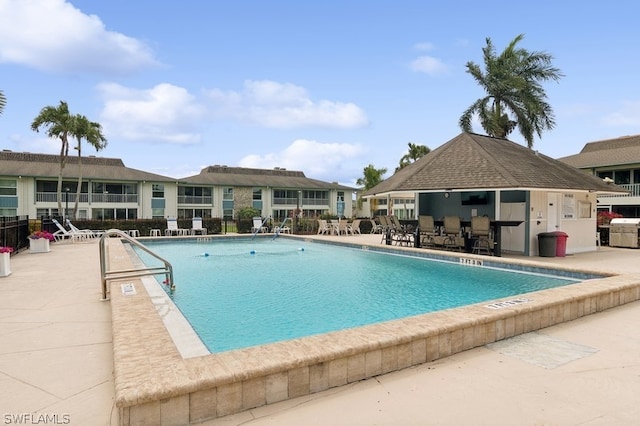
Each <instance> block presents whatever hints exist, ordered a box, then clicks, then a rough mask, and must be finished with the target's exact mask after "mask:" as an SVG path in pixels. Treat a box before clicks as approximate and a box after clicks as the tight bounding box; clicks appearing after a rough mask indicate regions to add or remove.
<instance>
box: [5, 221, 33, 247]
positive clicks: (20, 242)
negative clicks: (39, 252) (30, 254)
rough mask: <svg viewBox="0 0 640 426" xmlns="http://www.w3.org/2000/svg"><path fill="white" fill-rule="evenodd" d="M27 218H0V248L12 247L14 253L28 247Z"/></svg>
mask: <svg viewBox="0 0 640 426" xmlns="http://www.w3.org/2000/svg"><path fill="white" fill-rule="evenodd" d="M28 236H29V217H28V216H1V217H0V246H3V247H12V248H13V250H14V253H16V252H18V251H19V250H21V249H23V248H26V247H28V246H29V241H28V238H27V237H28Z"/></svg>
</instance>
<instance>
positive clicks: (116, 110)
mask: <svg viewBox="0 0 640 426" xmlns="http://www.w3.org/2000/svg"><path fill="white" fill-rule="evenodd" d="M98 90H99V91H100V92H101V93H102V96H103V97H104V99H105V106H104V108H103V110H102V113H101V120H102V121H101V123H102V125H103V126H104V128H105V134H107V135H108V136H112V135H117V136H120V137H122V138H125V139H130V140H151V141H157V142H169V143H177V144H188V143H198V142H200V134H199V133H197V132H196V131H195V128H196V127H197V124H198V122H199V120H200V118H201V117H202V116H203V114H204V109H203V108H202V107H201V106H200V105H199V104H198V103H197V101H196V100H195V98H194V97H193V96H192V95H191V94H189V92H188V91H187V90H186V89H184V88H182V87H177V86H173V85H171V84H167V83H163V84H158V85H157V86H155V87H153V88H151V89H148V90H138V89H131V88H128V87H124V86H121V85H119V84H115V83H104V84H101V85H99V86H98Z"/></svg>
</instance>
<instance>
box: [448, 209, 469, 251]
mask: <svg viewBox="0 0 640 426" xmlns="http://www.w3.org/2000/svg"><path fill="white" fill-rule="evenodd" d="M461 232H462V228H461V226H460V218H459V217H458V216H445V217H444V234H445V235H446V237H445V239H444V241H443V245H444V248H445V249H451V250H458V251H462V248H463V247H464V240H463V239H462V237H460V233H461Z"/></svg>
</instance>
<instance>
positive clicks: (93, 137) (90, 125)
mask: <svg viewBox="0 0 640 426" xmlns="http://www.w3.org/2000/svg"><path fill="white" fill-rule="evenodd" d="M73 121H74V124H73V129H72V131H71V135H72V136H73V137H75V138H76V140H77V141H78V145H77V146H75V147H74V148H75V149H76V150H77V151H78V185H77V187H76V201H75V205H74V208H73V217H74V218H76V217H77V214H78V202H79V201H80V193H81V190H82V139H85V140H86V141H87V142H88V143H89V145H91V146H92V147H94V148H95V150H96V151H100V150H101V149H103V148H105V147H106V146H107V139H106V138H105V137H104V135H103V134H102V125H100V123H96V122H93V121H89V119H88V118H87V117H85V116H84V115H81V114H76V115H75V116H74V117H73Z"/></svg>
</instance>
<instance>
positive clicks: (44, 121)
mask: <svg viewBox="0 0 640 426" xmlns="http://www.w3.org/2000/svg"><path fill="white" fill-rule="evenodd" d="M74 121H75V120H74V118H73V116H72V115H71V114H70V113H69V106H68V105H67V103H66V102H64V101H60V104H59V105H58V106H57V107H53V106H46V107H44V108H42V109H41V110H40V113H39V114H38V116H37V117H36V118H35V119H34V120H33V122H32V123H31V130H33V131H34V132H39V131H40V128H41V127H44V128H46V131H47V136H49V137H50V138H57V139H60V142H61V144H60V172H59V173H58V188H57V195H58V197H57V198H58V213H59V212H61V211H62V172H63V170H64V166H65V165H66V162H67V157H68V156H69V135H70V134H72V132H73V129H74V125H75V124H74Z"/></svg>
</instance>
